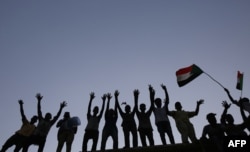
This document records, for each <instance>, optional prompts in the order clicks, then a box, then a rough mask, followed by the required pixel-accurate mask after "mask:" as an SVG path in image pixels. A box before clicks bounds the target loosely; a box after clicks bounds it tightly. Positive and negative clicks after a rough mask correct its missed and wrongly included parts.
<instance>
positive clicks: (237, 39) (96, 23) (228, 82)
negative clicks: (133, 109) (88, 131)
mask: <svg viewBox="0 0 250 152" xmlns="http://www.w3.org/2000/svg"><path fill="white" fill-rule="evenodd" d="M249 7H250V1H248V0H238V1H235V0H224V1H218V0H209V1H199V0H189V1H185V0H154V1H148V0H126V1H121V0H120V1H115V0H105V1H80V0H75V1H66V0H60V1H59V0H56V1H26V0H22V1H18V0H1V1H0V51H1V52H0V53H1V55H0V69H1V79H0V92H1V95H0V101H1V107H0V120H1V122H2V123H1V132H0V136H1V138H0V146H2V144H3V143H4V142H5V141H6V140H7V138H9V137H10V136H11V135H12V134H13V133H14V132H15V131H16V130H18V129H19V128H20V126H21V116H20V112H19V105H18V102H17V101H18V100H19V99H23V100H24V109H25V113H26V116H27V117H28V118H31V116H32V115H34V114H36V104H37V101H36V98H35V95H36V93H38V92H39V93H41V94H42V95H43V96H44V98H43V101H42V111H43V113H44V114H45V113H46V112H51V113H52V114H53V115H55V114H56V112H57V111H58V109H59V105H60V102H62V101H63V100H66V101H67V102H68V106H67V107H66V108H65V109H64V110H63V113H64V112H65V111H69V112H70V113H71V116H78V117H79V118H80V119H81V122H82V125H81V126H80V127H79V128H78V132H77V134H76V136H75V140H74V143H73V148H72V151H74V152H77V151H80V150H81V146H82V140H83V134H84V128H85V127H86V124H87V121H86V113H87V106H88V101H89V93H90V92H92V91H94V92H95V93H96V98H95V99H94V101H93V106H95V105H101V96H102V95H103V94H104V93H107V92H111V93H112V94H113V93H114V91H115V90H116V89H118V90H119V91H120V96H119V99H120V101H127V103H129V104H130V105H132V106H133V103H134V102H133V90H134V89H139V90H140V96H139V103H142V102H144V103H146V104H147V107H149V94H148V84H152V86H153V87H154V89H155V90H156V97H161V98H164V93H163V91H162V89H161V87H160V84H162V83H164V84H166V86H167V88H168V91H169V96H170V104H169V109H170V110H173V109H174V103H175V102H176V101H180V102H181V103H182V105H183V109H184V110H189V111H192V110H194V109H195V107H196V101H197V100H199V99H204V100H205V103H204V104H203V105H201V108H200V113H199V115H198V116H196V117H194V118H192V119H191V121H192V123H193V124H194V127H195V129H196V135H197V137H198V138H199V137H200V136H201V133H202V129H203V126H204V125H206V124H207V120H206V119H205V117H206V114H207V113H209V112H214V113H217V119H218V120H219V118H220V115H221V113H222V111H223V107H222V106H221V102H222V101H223V100H227V101H229V99H228V97H227V95H226V93H225V92H224V90H223V89H222V88H221V87H220V86H219V85H218V84H216V83H215V82H214V81H213V80H211V79H210V78H209V77H207V76H206V75H204V74H202V75H201V76H199V77H198V78H197V79H195V80H194V81H192V82H191V83H189V84H187V85H186V86H183V87H181V88H180V87H178V85H177V83H176V76H175V72H176V71H177V70H178V69H180V68H183V67H186V66H189V65H191V64H193V63H195V64H196V65H198V66H199V67H200V68H201V69H203V70H204V71H205V72H207V73H209V74H210V75H211V76H213V77H214V78H215V79H216V80H217V81H219V82H220V83H221V84H222V85H224V86H225V87H226V88H228V89H229V90H230V91H231V94H232V96H233V97H234V98H235V99H238V98H239V97H240V94H241V93H240V91H239V90H236V88H235V86H236V75H237V71H238V70H239V71H241V72H244V90H243V96H246V97H249V90H250V85H249V83H250V77H249V75H250V69H249V57H250V51H249V48H250V9H249ZM111 105H114V98H112V101H111ZM63 113H62V115H63ZM229 113H231V114H233V116H234V117H235V119H236V120H235V121H236V123H241V122H242V118H241V116H240V112H239V108H238V107H236V106H235V105H232V106H231V108H230V109H229ZM62 115H61V117H60V118H62ZM151 118H152V124H153V127H154V132H153V133H154V139H155V144H156V145H160V144H161V141H160V138H159V134H158V132H157V129H156V127H155V125H154V116H153V115H152V116H151ZM136 120H137V118H136ZM170 121H171V125H172V129H173V134H174V137H175V140H176V142H177V143H180V142H181V138H180V134H179V132H178V131H177V129H176V127H175V122H174V120H173V119H172V118H170ZM103 124H104V119H102V120H101V123H100V127H99V131H100V136H99V137H100V138H99V142H98V149H99V148H100V142H101V131H102V129H103ZM117 126H118V129H119V148H122V147H123V146H124V140H123V139H124V137H123V132H122V128H121V118H120V117H119V119H118V122H117ZM56 134H57V128H56V127H55V126H53V127H52V129H51V130H50V132H49V135H48V137H47V142H46V145H45V150H44V151H47V152H48V151H55V150H56V147H57V138H56ZM166 138H167V142H168V143H169V140H168V137H167V136H166ZM112 143H113V142H112V141H111V139H109V140H108V143H107V148H111V147H112ZM91 144H92V142H91V141H90V142H89V146H88V147H89V148H90V147H91ZM139 145H141V144H140V140H139ZM36 149H37V147H36V146H31V147H30V150H31V151H35V150H36ZM12 150H13V147H12V148H11V149H10V151H12ZM63 150H64V149H63Z"/></svg>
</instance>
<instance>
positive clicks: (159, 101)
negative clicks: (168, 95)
mask: <svg viewBox="0 0 250 152" xmlns="http://www.w3.org/2000/svg"><path fill="white" fill-rule="evenodd" d="M155 105H156V106H157V108H161V99H160V98H156V99H155Z"/></svg>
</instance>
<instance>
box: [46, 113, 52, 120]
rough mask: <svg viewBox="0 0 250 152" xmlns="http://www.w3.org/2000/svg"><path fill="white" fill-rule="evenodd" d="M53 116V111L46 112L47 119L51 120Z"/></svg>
mask: <svg viewBox="0 0 250 152" xmlns="http://www.w3.org/2000/svg"><path fill="white" fill-rule="evenodd" d="M51 118H52V115H51V113H49V112H48V113H46V114H45V120H50V119H51Z"/></svg>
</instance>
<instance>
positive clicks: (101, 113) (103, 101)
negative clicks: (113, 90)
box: [98, 94, 107, 119]
mask: <svg viewBox="0 0 250 152" xmlns="http://www.w3.org/2000/svg"><path fill="white" fill-rule="evenodd" d="M106 97H107V96H106V94H104V95H103V96H102V109H101V112H100V114H99V116H98V117H99V119H101V118H102V115H103V111H104V106H105V100H106Z"/></svg>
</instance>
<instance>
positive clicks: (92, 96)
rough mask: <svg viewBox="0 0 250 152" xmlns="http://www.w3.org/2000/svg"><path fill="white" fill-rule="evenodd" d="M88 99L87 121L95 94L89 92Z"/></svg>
mask: <svg viewBox="0 0 250 152" xmlns="http://www.w3.org/2000/svg"><path fill="white" fill-rule="evenodd" d="M89 96H90V99H89V106H88V112H87V119H89V117H90V116H91V105H92V101H93V99H94V98H95V93H94V92H91V93H90V94H89Z"/></svg>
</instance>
